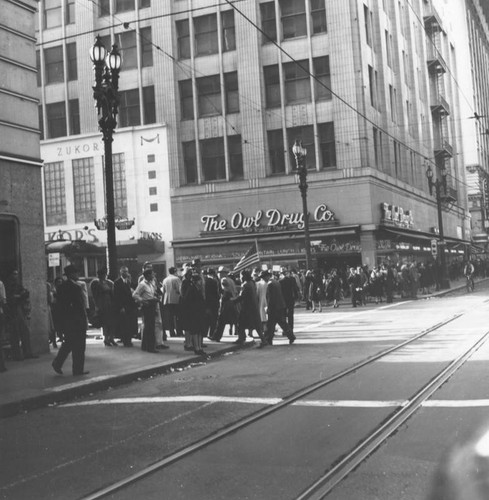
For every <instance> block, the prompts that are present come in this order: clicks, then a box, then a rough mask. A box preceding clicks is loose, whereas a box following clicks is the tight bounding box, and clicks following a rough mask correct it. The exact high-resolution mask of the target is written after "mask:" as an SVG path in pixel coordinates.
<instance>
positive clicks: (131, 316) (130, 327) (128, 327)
mask: <svg viewBox="0 0 489 500" xmlns="http://www.w3.org/2000/svg"><path fill="white" fill-rule="evenodd" d="M132 294H133V289H132V286H131V275H130V274H129V269H128V268H127V266H122V267H121V268H120V271H119V277H118V278H117V279H116V280H115V281H114V308H115V313H116V331H117V332H118V335H119V336H120V339H121V340H122V344H123V345H124V347H132V346H133V343H132V339H133V337H136V336H137V334H138V306H137V304H136V301H135V300H134V298H133V296H132Z"/></svg>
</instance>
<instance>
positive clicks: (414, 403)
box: [296, 331, 489, 500]
mask: <svg viewBox="0 0 489 500" xmlns="http://www.w3.org/2000/svg"><path fill="white" fill-rule="evenodd" d="M488 338H489V331H488V332H486V333H484V335H482V337H481V338H479V340H477V341H476V342H475V343H474V344H473V345H472V346H471V347H470V348H469V349H467V350H466V351H465V352H464V353H462V354H461V355H460V356H458V357H457V358H456V359H454V360H453V361H452V362H451V363H450V364H449V365H448V366H447V367H445V368H444V369H443V370H442V371H441V372H440V373H438V375H436V376H435V377H433V379H432V380H431V381H429V382H428V383H427V384H426V385H425V386H424V387H422V388H421V389H420V390H419V391H418V392H417V393H416V394H414V395H413V396H412V397H411V398H410V399H409V400H408V402H407V403H406V404H405V405H403V406H402V407H401V408H400V409H399V410H398V411H397V412H396V413H394V415H392V416H391V417H390V418H389V419H387V421H385V422H384V423H383V424H382V425H381V426H379V427H378V428H377V429H375V430H374V431H373V432H372V433H371V434H370V435H369V436H367V437H366V438H365V439H364V440H363V441H362V442H360V443H359V444H358V445H357V446H356V447H355V448H354V449H353V450H352V451H351V452H350V453H349V454H348V455H346V456H345V457H344V458H343V459H342V460H341V461H340V462H338V463H337V464H336V465H335V466H334V467H332V468H331V469H330V470H329V471H328V472H326V473H325V474H324V475H323V476H322V477H321V478H319V479H318V480H317V481H316V482H315V483H314V484H312V485H311V486H310V487H309V488H308V489H307V490H305V491H304V492H302V493H301V495H300V496H298V497H297V499H296V500H322V499H323V498H325V497H326V496H327V495H328V494H329V493H330V492H331V491H332V490H333V489H334V488H335V487H336V486H337V485H338V483H340V482H341V481H342V480H343V479H345V478H346V477H347V476H348V474H350V473H351V472H352V471H353V470H354V469H355V468H357V467H358V466H359V465H360V464H361V463H362V462H363V461H365V460H366V459H367V458H368V457H369V456H370V455H371V454H372V453H373V452H374V451H375V450H376V449H377V448H378V447H379V446H380V445H381V444H382V443H383V442H384V441H385V440H386V439H388V437H389V436H391V435H392V434H393V433H394V432H395V431H396V430H397V429H399V427H400V426H401V425H402V424H404V422H405V421H406V420H407V419H409V418H410V417H411V415H413V414H414V413H415V412H416V411H417V410H418V409H419V408H420V406H421V405H422V404H423V403H424V402H425V401H426V400H427V399H428V398H430V397H431V396H432V395H433V394H434V393H435V392H436V391H437V390H438V389H439V388H440V387H441V386H442V385H443V384H444V383H445V382H446V381H447V380H448V379H449V378H450V377H451V376H452V375H453V374H454V373H455V372H456V371H457V370H458V369H459V368H460V367H461V366H462V365H463V364H464V363H465V362H466V361H467V360H468V359H469V358H470V357H471V356H472V355H473V354H474V353H475V352H476V351H477V350H478V349H479V348H480V347H481V346H482V345H483V344H484V343H485V342H486V341H487V340H488Z"/></svg>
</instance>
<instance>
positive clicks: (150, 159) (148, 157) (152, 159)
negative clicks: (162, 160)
mask: <svg viewBox="0 0 489 500" xmlns="http://www.w3.org/2000/svg"><path fill="white" fill-rule="evenodd" d="M146 159H147V161H148V163H154V162H155V161H156V157H155V155H148V156H147V158H146Z"/></svg>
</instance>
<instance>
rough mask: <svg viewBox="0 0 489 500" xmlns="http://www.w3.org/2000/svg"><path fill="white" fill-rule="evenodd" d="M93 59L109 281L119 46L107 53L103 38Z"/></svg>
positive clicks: (113, 269) (113, 255)
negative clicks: (100, 140) (102, 149)
mask: <svg viewBox="0 0 489 500" xmlns="http://www.w3.org/2000/svg"><path fill="white" fill-rule="evenodd" d="M90 59H91V60H92V62H93V69H94V71H95V85H94V86H93V87H92V88H93V98H94V99H95V103H96V108H97V114H98V125H99V129H100V131H101V132H102V139H103V141H104V156H105V209H106V219H107V268H108V275H109V278H111V279H112V280H114V279H115V278H116V277H117V246H116V239H115V213H114V173H113V169H112V140H113V137H112V136H113V133H114V129H115V127H116V125H117V110H118V107H119V92H118V87H119V71H120V69H121V64H122V58H121V55H120V54H119V51H118V50H117V45H112V50H111V51H110V52H109V53H107V49H106V48H105V47H104V46H103V44H102V41H101V40H100V36H99V35H97V38H96V40H95V44H94V45H93V47H92V48H91V49H90Z"/></svg>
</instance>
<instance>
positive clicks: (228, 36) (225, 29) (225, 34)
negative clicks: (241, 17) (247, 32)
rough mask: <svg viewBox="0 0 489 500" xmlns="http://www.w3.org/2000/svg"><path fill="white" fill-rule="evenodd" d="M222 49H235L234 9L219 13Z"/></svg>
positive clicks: (225, 50) (224, 50)
mask: <svg viewBox="0 0 489 500" xmlns="http://www.w3.org/2000/svg"><path fill="white" fill-rule="evenodd" d="M221 23H222V51H223V52H228V51H230V50H236V34H235V30H234V10H227V11H225V12H223V13H221Z"/></svg>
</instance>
